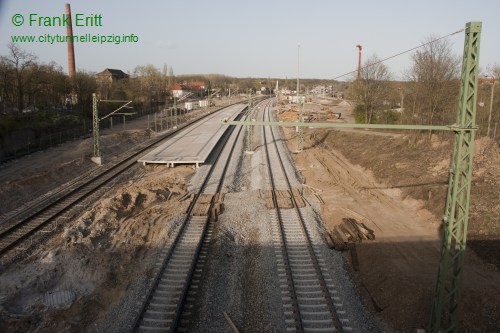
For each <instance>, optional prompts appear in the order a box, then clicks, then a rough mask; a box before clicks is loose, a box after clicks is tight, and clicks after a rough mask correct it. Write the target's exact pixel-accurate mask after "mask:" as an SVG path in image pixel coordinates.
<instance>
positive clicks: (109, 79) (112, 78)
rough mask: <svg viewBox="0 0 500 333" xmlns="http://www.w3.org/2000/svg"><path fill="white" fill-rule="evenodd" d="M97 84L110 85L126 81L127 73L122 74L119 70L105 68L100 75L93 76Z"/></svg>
mask: <svg viewBox="0 0 500 333" xmlns="http://www.w3.org/2000/svg"><path fill="white" fill-rule="evenodd" d="M95 77H96V81H97V83H98V84H100V85H101V84H112V83H113V82H116V81H118V80H121V79H126V78H128V77H129V75H128V74H127V73H124V72H123V71H122V70H120V69H110V68H106V69H105V70H103V71H102V72H100V73H97V74H96V75H95Z"/></svg>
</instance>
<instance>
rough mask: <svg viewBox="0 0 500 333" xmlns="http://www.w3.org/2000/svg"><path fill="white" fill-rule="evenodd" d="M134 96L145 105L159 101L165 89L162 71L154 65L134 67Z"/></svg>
mask: <svg viewBox="0 0 500 333" xmlns="http://www.w3.org/2000/svg"><path fill="white" fill-rule="evenodd" d="M133 76H134V77H133V79H134V88H135V90H136V98H137V99H138V100H139V101H140V102H142V103H144V104H145V105H146V106H149V105H152V104H153V102H159V101H160V100H161V97H162V95H163V93H164V91H165V86H164V79H163V76H162V73H161V72H160V71H159V70H158V68H156V67H155V66H154V65H146V66H137V67H136V68H135V69H134V75H133Z"/></svg>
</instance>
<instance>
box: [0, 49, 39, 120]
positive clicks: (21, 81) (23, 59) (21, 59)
mask: <svg viewBox="0 0 500 333" xmlns="http://www.w3.org/2000/svg"><path fill="white" fill-rule="evenodd" d="M7 48H8V50H9V54H8V55H7V56H3V57H2V59H3V60H4V61H5V62H6V63H7V64H9V65H10V66H11V67H12V69H13V73H14V77H15V81H14V84H15V88H16V89H15V99H16V106H17V107H18V108H19V110H22V109H23V108H24V88H25V81H26V71H27V69H28V68H29V67H30V66H33V64H34V63H35V60H36V57H35V56H34V55H33V54H31V53H28V52H26V51H24V50H22V49H21V48H20V47H19V46H17V44H15V43H13V42H10V43H9V44H8V46H7Z"/></svg>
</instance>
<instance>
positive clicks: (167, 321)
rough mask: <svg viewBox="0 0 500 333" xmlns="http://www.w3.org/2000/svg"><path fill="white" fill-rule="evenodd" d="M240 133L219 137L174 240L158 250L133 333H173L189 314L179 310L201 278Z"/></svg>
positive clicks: (238, 131) (229, 133)
mask: <svg viewBox="0 0 500 333" xmlns="http://www.w3.org/2000/svg"><path fill="white" fill-rule="evenodd" d="M241 131H242V128H241V127H240V128H238V129H235V128H234V127H232V128H231V130H230V131H227V132H226V134H225V135H224V136H223V140H225V143H224V144H223V145H220V146H219V151H218V154H217V155H216V157H215V160H214V162H213V163H212V167H211V168H210V170H209V171H208V174H207V176H206V177H205V179H204V181H203V184H202V185H201V186H200V189H199V191H198V193H196V195H195V197H194V199H193V200H192V202H191V204H190V206H189V208H188V210H187V212H186V218H185V219H184V222H183V223H182V225H181V227H180V228H179V231H178V233H177V235H176V236H175V239H174V241H173V242H172V244H171V245H170V246H169V247H167V248H165V249H163V250H162V253H161V256H160V260H159V261H158V263H157V266H159V269H158V274H157V275H156V277H155V279H154V281H153V283H152V288H151V290H150V293H149V294H148V295H147V297H146V298H145V299H144V302H143V303H142V304H141V306H140V310H139V313H138V314H137V318H136V320H135V322H134V327H133V329H132V330H133V331H134V332H174V331H176V330H178V328H179V326H180V325H181V316H183V315H184V316H185V315H189V311H186V310H184V311H183V308H184V305H185V303H186V301H187V300H188V299H189V296H190V293H193V291H192V290H193V289H196V286H195V285H194V284H196V283H197V282H198V281H199V279H200V278H201V270H202V267H203V264H204V260H205V256H206V253H207V248H208V243H209V241H210V236H211V233H212V228H213V224H214V223H213V222H214V220H215V219H216V214H217V209H215V210H214V207H216V206H217V205H218V204H220V201H219V199H218V198H220V196H219V195H220V192H221V189H222V188H223V185H224V178H225V175H226V171H227V168H228V166H229V164H230V162H231V157H232V155H233V152H234V147H235V146H236V143H237V142H238V138H239V137H240V134H241ZM207 203H208V206H207ZM197 205H205V206H204V207H206V208H205V211H206V214H205V215H203V216H195V215H193V214H194V211H195V210H196V206H197ZM190 290H191V291H190Z"/></svg>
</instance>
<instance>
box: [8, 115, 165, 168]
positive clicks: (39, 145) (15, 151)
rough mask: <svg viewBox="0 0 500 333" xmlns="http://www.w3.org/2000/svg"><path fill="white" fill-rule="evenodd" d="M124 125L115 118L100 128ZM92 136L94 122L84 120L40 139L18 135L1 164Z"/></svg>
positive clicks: (31, 135)
mask: <svg viewBox="0 0 500 333" xmlns="http://www.w3.org/2000/svg"><path fill="white" fill-rule="evenodd" d="M162 109H163V107H161V106H157V107H152V108H149V109H142V110H139V111H138V112H137V113H136V114H133V115H130V116H127V120H126V121H131V120H134V119H136V118H139V117H142V116H145V115H148V114H155V113H157V112H159V111H160V110H162ZM122 123H123V119H122V117H115V119H111V117H110V118H108V119H106V120H105V121H102V122H101V123H100V126H99V128H100V129H101V130H102V129H106V128H110V127H111V126H118V125H120V124H122ZM91 136H92V120H91V119H83V120H82V121H81V123H80V124H78V125H76V126H73V127H71V128H68V129H65V130H63V131H57V132H51V133H46V134H45V135H40V136H39V137H38V138H37V137H34V133H30V134H28V133H27V132H25V133H22V134H18V137H17V138H15V140H11V141H15V144H11V145H9V146H6V147H5V146H4V147H2V148H1V150H0V164H3V163H6V162H8V161H11V160H14V159H17V158H20V157H22V156H26V155H29V154H32V153H34V152H37V151H41V150H46V149H48V148H51V147H55V146H58V145H60V144H63V143H65V142H69V141H74V140H82V139H86V138H89V137H91Z"/></svg>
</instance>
